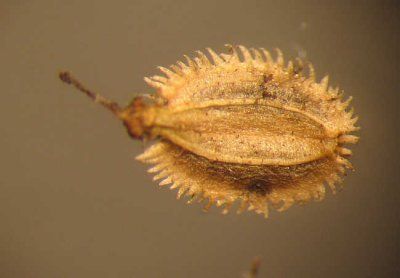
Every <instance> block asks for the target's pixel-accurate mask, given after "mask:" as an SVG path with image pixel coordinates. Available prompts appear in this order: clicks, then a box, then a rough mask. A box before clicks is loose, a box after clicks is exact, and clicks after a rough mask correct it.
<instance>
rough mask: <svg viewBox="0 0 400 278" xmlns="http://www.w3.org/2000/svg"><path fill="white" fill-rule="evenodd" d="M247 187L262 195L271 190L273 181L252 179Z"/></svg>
mask: <svg viewBox="0 0 400 278" xmlns="http://www.w3.org/2000/svg"><path fill="white" fill-rule="evenodd" d="M247 189H248V190H249V191H250V192H252V193H256V194H259V195H262V196H265V195H267V194H268V193H270V192H271V189H272V188H271V183H270V182H268V180H265V179H255V180H251V181H250V183H249V184H248V186H247Z"/></svg>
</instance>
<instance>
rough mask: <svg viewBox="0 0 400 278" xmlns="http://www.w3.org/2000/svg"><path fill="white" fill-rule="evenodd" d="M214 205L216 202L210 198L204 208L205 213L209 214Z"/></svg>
mask: <svg viewBox="0 0 400 278" xmlns="http://www.w3.org/2000/svg"><path fill="white" fill-rule="evenodd" d="M213 204H214V201H213V200H212V199H211V198H209V199H208V202H207V204H205V205H204V207H203V211H204V212H207V211H208V210H209V209H210V208H211V206H212V205H213Z"/></svg>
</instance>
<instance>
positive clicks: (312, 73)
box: [308, 63, 315, 82]
mask: <svg viewBox="0 0 400 278" xmlns="http://www.w3.org/2000/svg"><path fill="white" fill-rule="evenodd" d="M308 78H309V79H310V80H311V81H313V82H314V81H315V69H314V66H313V64H311V63H308Z"/></svg>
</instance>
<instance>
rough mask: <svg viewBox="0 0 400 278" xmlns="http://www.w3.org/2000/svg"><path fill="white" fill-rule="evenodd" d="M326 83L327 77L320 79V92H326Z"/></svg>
mask: <svg viewBox="0 0 400 278" xmlns="http://www.w3.org/2000/svg"><path fill="white" fill-rule="evenodd" d="M328 83H329V76H328V75H326V76H324V78H322V80H321V82H320V84H321V90H322V91H323V92H326V91H327V89H328Z"/></svg>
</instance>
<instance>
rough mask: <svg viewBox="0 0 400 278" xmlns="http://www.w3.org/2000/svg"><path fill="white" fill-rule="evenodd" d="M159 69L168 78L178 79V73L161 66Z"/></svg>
mask: <svg viewBox="0 0 400 278" xmlns="http://www.w3.org/2000/svg"><path fill="white" fill-rule="evenodd" d="M158 69H159V70H160V71H161V72H163V73H164V74H165V75H166V76H167V77H168V78H173V77H176V73H174V72H173V71H172V70H170V69H167V68H164V67H161V66H159V67H158Z"/></svg>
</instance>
